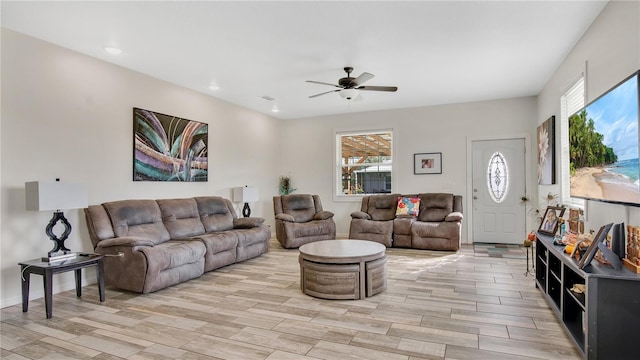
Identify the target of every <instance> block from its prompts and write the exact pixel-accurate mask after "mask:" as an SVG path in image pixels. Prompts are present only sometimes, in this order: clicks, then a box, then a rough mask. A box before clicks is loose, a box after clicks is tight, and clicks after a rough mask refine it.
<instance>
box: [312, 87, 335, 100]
mask: <svg viewBox="0 0 640 360" xmlns="http://www.w3.org/2000/svg"><path fill="white" fill-rule="evenodd" d="M340 90H342V89H340ZM340 90H331V91H326V92H323V93H320V94H315V95H311V96H309V99H311V98H314V97H318V96H322V95H326V94H330V93H334V92H337V91H340Z"/></svg>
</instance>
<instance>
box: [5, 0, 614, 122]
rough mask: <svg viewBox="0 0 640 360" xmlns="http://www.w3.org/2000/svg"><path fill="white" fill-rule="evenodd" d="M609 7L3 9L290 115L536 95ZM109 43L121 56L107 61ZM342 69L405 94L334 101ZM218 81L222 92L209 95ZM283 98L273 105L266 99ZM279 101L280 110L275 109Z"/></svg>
mask: <svg viewBox="0 0 640 360" xmlns="http://www.w3.org/2000/svg"><path fill="white" fill-rule="evenodd" d="M605 5H606V1H410V2H393V1H352V2H335V1H330V2H327V1H322V2H320V1H317V2H308V1H305V2H303V1H296V2H274V1H270V2H244V1H242V2H207V1H204V2H202V1H201V2H191V1H172V2H156V1H141V2H93V1H82V2H11V1H2V2H1V5H0V6H1V12H2V14H1V16H2V18H1V20H2V27H5V28H8V29H12V30H15V31H18V32H21V33H24V34H27V35H31V36H33V37H36V38H40V39H43V40H46V41H49V42H52V43H54V44H57V45H60V46H63V47H66V48H70V49H73V50H76V51H78V52H81V53H84V54H87V55H89V56H93V57H96V58H99V59H102V60H105V61H108V62H111V63H114V64H117V65H120V66H123V67H125V68H129V69H132V70H135V71H139V72H141V73H144V74H148V75H150V76H153V77H155V78H159V79H163V80H166V81H168V82H171V83H174V84H178V85H182V86H184V87H187V88H190V89H193V90H196V91H199V92H203V93H206V94H210V95H212V96H215V97H217V98H221V99H224V100H227V101H229V102H232V103H235V104H238V105H241V106H245V107H247V108H250V109H254V110H256V111H259V112H262V113H265V114H269V115H272V116H275V117H279V118H283V119H291V118H303V117H311V116H319V115H329V114H339V113H347V112H359V111H372V110H382V109H398V108H408V107H418V106H427V105H436V104H446V103H459V102H469V101H480V100H488V99H500V98H510V97H520V96H530V95H536V94H538V93H539V91H540V90H541V89H542V87H543V86H544V84H545V83H546V81H547V80H548V79H549V78H550V77H551V75H552V74H553V72H554V71H555V69H556V68H557V67H558V66H559V65H560V63H561V61H562V60H563V59H564V58H565V56H566V55H567V54H568V53H569V51H570V50H571V49H572V48H573V46H574V45H575V44H576V42H577V41H578V39H579V38H580V36H581V35H582V34H583V33H584V31H585V30H586V29H587V28H588V27H589V25H590V24H591V23H592V22H593V20H594V19H595V18H596V17H597V15H598V14H599V13H600V11H601V10H602V9H603V7H604V6H605ZM106 45H113V46H117V47H119V48H121V49H122V50H123V53H122V54H120V55H118V56H114V55H109V54H107V53H106V52H105V51H104V50H103V47H104V46H106ZM344 66H353V67H354V68H355V70H354V73H353V76H358V75H359V74H361V73H362V72H364V71H366V72H369V73H372V74H374V75H375V77H374V78H373V79H372V80H369V81H368V82H367V83H366V85H390V86H398V88H399V89H398V92H396V93H382V92H369V91H367V92H364V91H363V92H362V96H363V98H364V99H363V100H362V101H359V102H348V101H347V100H344V99H342V98H341V97H340V96H339V95H338V94H337V93H332V94H328V95H324V96H320V97H318V98H313V99H309V96H310V95H314V94H317V93H320V92H324V91H329V90H332V88H331V87H329V86H325V85H318V84H310V83H306V82H305V80H316V81H322V82H329V83H337V81H338V79H339V78H340V77H343V76H344V75H345V74H344V72H343V70H342V68H343V67H344ZM210 83H216V84H218V85H219V87H220V89H219V90H217V91H211V90H209V89H208V86H209V85H210ZM265 95H266V96H270V97H273V98H275V100H273V101H267V100H264V99H263V98H262V97H263V96H265ZM274 105H277V107H279V109H280V112H279V113H277V114H274V113H272V112H271V109H272V107H273V106H274Z"/></svg>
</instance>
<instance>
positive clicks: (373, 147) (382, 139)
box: [335, 130, 393, 196]
mask: <svg viewBox="0 0 640 360" xmlns="http://www.w3.org/2000/svg"><path fill="white" fill-rule="evenodd" d="M392 145H393V132H392V131H391V130H378V131H359V132H336V172H335V174H336V185H337V186H336V194H335V195H337V196H356V195H365V194H383V193H391V189H392V184H393V176H392V174H393V171H392V170H393V163H392V148H393V146H392Z"/></svg>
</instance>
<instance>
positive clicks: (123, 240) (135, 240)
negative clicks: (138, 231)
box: [96, 236, 155, 248]
mask: <svg viewBox="0 0 640 360" xmlns="http://www.w3.org/2000/svg"><path fill="white" fill-rule="evenodd" d="M154 245H155V244H154V243H153V241H152V240H151V239H147V238H144V237H139V236H124V237H117V238H112V239H106V240H102V241H100V242H99V243H98V246H96V247H98V248H108V247H112V246H131V247H134V246H154Z"/></svg>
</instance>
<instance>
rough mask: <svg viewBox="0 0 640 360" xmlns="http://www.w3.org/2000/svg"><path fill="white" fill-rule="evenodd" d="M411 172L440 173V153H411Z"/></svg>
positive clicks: (419, 173)
mask: <svg viewBox="0 0 640 360" xmlns="http://www.w3.org/2000/svg"><path fill="white" fill-rule="evenodd" d="M413 173H414V174H416V175H421V174H442V153H440V152H434V153H421V154H413Z"/></svg>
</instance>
